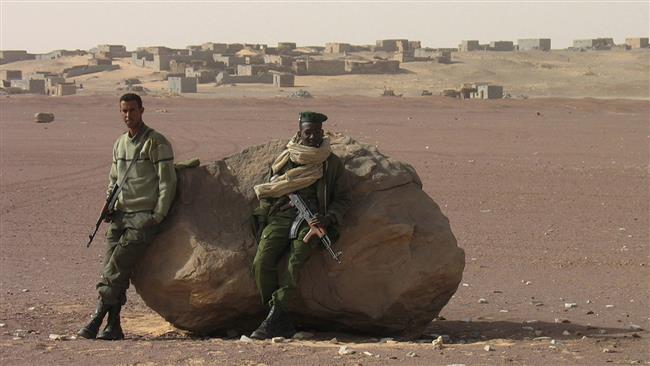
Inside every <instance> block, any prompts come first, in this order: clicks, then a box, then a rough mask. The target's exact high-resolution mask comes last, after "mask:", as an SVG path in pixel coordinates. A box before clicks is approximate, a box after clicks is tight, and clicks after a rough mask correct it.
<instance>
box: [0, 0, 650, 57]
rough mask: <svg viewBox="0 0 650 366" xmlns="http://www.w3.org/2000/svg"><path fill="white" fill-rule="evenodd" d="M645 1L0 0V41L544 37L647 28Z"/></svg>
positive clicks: (28, 45) (435, 41) (563, 43)
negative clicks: (253, 0) (256, 0)
mask: <svg viewBox="0 0 650 366" xmlns="http://www.w3.org/2000/svg"><path fill="white" fill-rule="evenodd" d="M649 4H650V0H645V1H607V2H603V1H509V2H506V1H498V2H497V1H488V0H484V1H383V2H380V1H372V2H371V1H309V2H307V1H265V2H250V1H248V2H243V1H241V2H234V1H229V2H224V1H210V0H203V1H181V0H177V1H129V0H121V1H120V0H118V1H75V0H68V1H47V0H40V1H29V0H21V1H11V0H9V1H8V0H0V12H1V29H0V31H1V34H0V49H5V50H6V49H26V50H28V51H29V52H34V53H40V52H47V51H51V50H54V49H76V48H80V49H88V48H91V47H94V46H95V45H97V44H104V43H111V44H123V45H126V46H127V48H128V49H133V48H135V47H137V46H151V45H166V46H171V47H177V48H184V47H185V46H187V45H190V44H201V43H203V42H208V41H213V42H227V43H231V42H249V43H266V44H269V45H273V44H276V43H277V42H278V41H294V42H297V43H298V45H323V44H324V43H325V42H335V41H338V42H348V43H353V44H374V42H375V40H377V39H382V38H408V39H411V40H420V41H422V45H423V46H425V47H455V46H457V45H458V43H459V42H460V41H461V40H463V39H478V40H479V41H481V43H487V42H489V41H496V40H513V41H516V39H517V38H541V37H543V38H551V40H552V46H553V48H564V47H567V46H570V45H571V43H572V40H573V39H579V38H594V37H613V38H614V41H615V42H616V43H622V42H624V39H625V38H626V37H648V33H649V32H650V30H649V28H650V15H649V13H650V5H649Z"/></svg>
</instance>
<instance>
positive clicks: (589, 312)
mask: <svg viewBox="0 0 650 366" xmlns="http://www.w3.org/2000/svg"><path fill="white" fill-rule="evenodd" d="M593 313H594V312H593V311H591V310H589V311H588V312H587V313H586V314H587V315H592V314H593Z"/></svg>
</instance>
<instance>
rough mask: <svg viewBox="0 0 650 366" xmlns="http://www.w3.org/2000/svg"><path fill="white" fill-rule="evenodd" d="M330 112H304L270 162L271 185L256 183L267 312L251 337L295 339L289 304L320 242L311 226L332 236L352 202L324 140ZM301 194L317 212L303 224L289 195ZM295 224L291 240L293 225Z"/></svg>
mask: <svg viewBox="0 0 650 366" xmlns="http://www.w3.org/2000/svg"><path fill="white" fill-rule="evenodd" d="M326 120H327V116H325V115H324V114H321V113H316V112H303V113H300V119H299V122H298V124H299V131H298V132H297V134H296V135H295V136H294V137H293V138H292V139H291V141H289V143H288V144H287V149H286V150H284V151H283V152H282V153H281V154H280V155H279V156H278V157H277V158H276V160H275V161H274V162H273V164H272V166H271V177H270V179H269V182H268V183H264V184H260V185H257V186H255V187H254V189H255V193H256V194H257V197H258V198H259V199H260V205H259V207H258V208H257V209H256V210H255V212H254V213H253V214H254V216H255V218H256V223H257V226H258V228H257V235H258V237H259V246H258V248H257V253H256V255H255V259H254V261H253V271H254V275H255V282H256V284H257V288H258V290H259V292H260V295H261V297H262V302H263V304H264V305H267V306H268V307H269V312H268V316H267V317H266V319H265V320H264V321H263V322H262V324H261V325H260V326H259V327H258V328H257V329H256V330H255V331H254V332H253V334H252V335H251V337H252V338H256V339H266V338H272V337H276V336H283V337H291V336H293V334H294V333H295V328H294V326H293V324H292V322H291V320H290V318H289V314H288V304H289V301H290V300H291V298H292V296H293V295H294V294H295V292H296V290H297V287H298V281H299V277H300V270H301V269H302V267H303V265H304V264H305V263H306V262H307V260H308V259H309V257H310V256H311V254H312V252H313V251H314V249H315V248H318V247H319V246H320V240H319V238H318V237H316V236H314V237H312V238H311V240H308V242H307V243H305V242H303V238H304V237H305V235H306V234H307V233H308V232H309V230H310V225H312V226H318V227H322V228H325V229H326V230H327V233H328V235H329V236H330V237H332V238H333V239H336V238H337V236H338V232H337V227H338V225H339V224H340V223H342V222H343V215H344V213H345V211H346V210H347V209H348V207H349V205H350V194H349V187H348V183H347V181H346V175H345V174H344V173H345V167H344V165H343V162H342V161H341V160H340V159H339V158H338V157H337V156H336V155H334V154H333V153H332V151H331V149H330V143H329V139H328V138H324V136H323V135H324V133H323V128H322V127H323V122H325V121H326ZM289 193H297V194H298V195H299V196H300V197H301V198H302V200H303V201H304V202H305V203H306V204H307V206H309V209H310V211H311V212H314V213H316V214H315V217H314V218H313V219H312V221H311V222H309V223H307V222H302V223H301V222H300V220H299V218H297V216H298V215H297V211H296V209H295V207H293V206H292V205H291V204H290V200H289V199H288V197H287V195H288V194H289ZM294 224H295V226H297V225H300V226H297V228H298V229H297V232H296V234H297V235H295V237H294V238H290V236H291V235H290V234H291V231H292V230H291V229H292V226H294ZM287 252H288V254H289V260H288V262H287V267H286V268H282V269H281V270H282V271H281V275H280V278H279V280H278V262H279V261H280V259H281V258H282V256H283V255H284V254H285V253H287Z"/></svg>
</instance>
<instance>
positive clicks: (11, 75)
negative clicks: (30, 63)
mask: <svg viewBox="0 0 650 366" xmlns="http://www.w3.org/2000/svg"><path fill="white" fill-rule="evenodd" d="M22 78H23V72H22V71H20V70H0V80H2V83H3V84H4V85H3V86H6V87H8V86H11V80H20V79H22Z"/></svg>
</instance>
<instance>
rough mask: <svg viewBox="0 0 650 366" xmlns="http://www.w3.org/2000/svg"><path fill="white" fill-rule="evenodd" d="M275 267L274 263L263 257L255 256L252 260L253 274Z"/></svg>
mask: <svg viewBox="0 0 650 366" xmlns="http://www.w3.org/2000/svg"><path fill="white" fill-rule="evenodd" d="M273 266H275V263H272V261H271V260H270V259H269V257H267V256H264V255H256V256H255V259H253V270H254V271H255V273H260V272H262V271H264V270H268V269H272V268H273Z"/></svg>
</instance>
